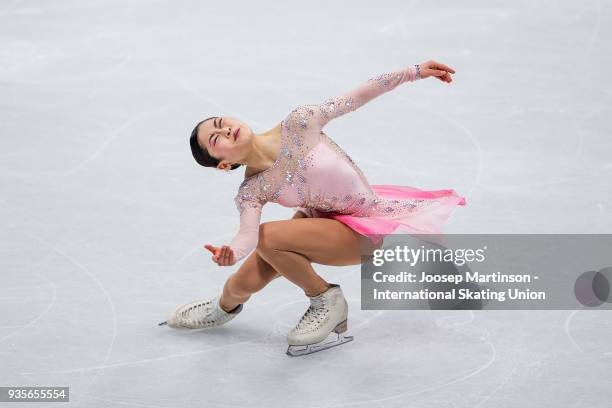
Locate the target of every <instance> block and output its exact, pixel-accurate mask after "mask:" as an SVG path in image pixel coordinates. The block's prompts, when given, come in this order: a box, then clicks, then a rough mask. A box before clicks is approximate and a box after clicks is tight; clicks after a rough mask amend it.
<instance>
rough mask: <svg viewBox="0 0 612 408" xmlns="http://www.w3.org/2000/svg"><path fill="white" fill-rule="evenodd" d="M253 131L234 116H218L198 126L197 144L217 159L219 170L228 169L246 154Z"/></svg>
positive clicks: (240, 160) (239, 161)
mask: <svg viewBox="0 0 612 408" xmlns="http://www.w3.org/2000/svg"><path fill="white" fill-rule="evenodd" d="M252 137H253V131H252V130H251V128H250V127H249V126H248V125H247V124H246V123H243V122H241V121H239V120H238V119H236V118H231V117H229V116H218V117H215V118H213V119H210V120H207V121H205V122H204V123H201V124H200V126H198V136H197V139H198V144H199V145H200V147H202V148H204V149H206V150H208V153H209V154H210V155H211V156H212V157H214V158H215V159H217V160H219V161H220V163H219V165H218V166H217V168H218V169H220V170H229V169H230V168H231V166H232V164H238V163H241V162H242V161H243V160H244V158H245V157H246V156H247V154H248V152H249V149H250V146H251V145H250V143H251V138H252Z"/></svg>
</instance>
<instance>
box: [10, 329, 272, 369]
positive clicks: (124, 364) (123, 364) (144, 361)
mask: <svg viewBox="0 0 612 408" xmlns="http://www.w3.org/2000/svg"><path fill="white" fill-rule="evenodd" d="M262 338H263V337H262ZM252 342H253V340H252V339H251V340H244V341H239V342H237V343H230V344H224V345H223V346H217V347H211V348H208V349H206V350H197V351H190V352H187V353H180V354H170V355H167V356H162V357H154V358H145V359H142V360H135V361H124V362H121V363H114V364H102V365H97V366H91V367H79V368H71V369H67V370H55V371H40V372H36V373H33V372H23V373H21V374H22V375H29V374H68V373H83V372H87V371H94V370H103V369H107V368H117V367H128V366H134V365H140V364H147V363H156V362H160V361H166V360H171V359H173V358H180V357H190V356H194V355H198V354H205V353H208V352H211V351H216V350H220V349H223V348H229V347H234V346H237V345H241V344H250V343H252Z"/></svg>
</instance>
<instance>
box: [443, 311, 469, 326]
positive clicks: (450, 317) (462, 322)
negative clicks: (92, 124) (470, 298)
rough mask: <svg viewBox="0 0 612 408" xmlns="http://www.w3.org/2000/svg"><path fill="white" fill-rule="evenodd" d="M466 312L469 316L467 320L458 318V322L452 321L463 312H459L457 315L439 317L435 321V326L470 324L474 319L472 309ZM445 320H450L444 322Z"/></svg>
mask: <svg viewBox="0 0 612 408" xmlns="http://www.w3.org/2000/svg"><path fill="white" fill-rule="evenodd" d="M467 312H468V315H469V316H470V317H469V318H468V319H467V320H459V321H458V322H452V320H457V318H458V317H461V316H462V315H463V313H460V314H459V315H452V316H445V317H439V318H437V319H436V321H435V323H436V326H438V327H441V328H446V329H448V328H453V327H456V326H465V325H466V324H470V323H472V322H473V321H474V319H475V315H474V311H473V310H467ZM447 320H450V321H451V322H450V323H449V324H446V323H445V322H446V321H447Z"/></svg>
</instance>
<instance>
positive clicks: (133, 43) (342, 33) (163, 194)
mask: <svg viewBox="0 0 612 408" xmlns="http://www.w3.org/2000/svg"><path fill="white" fill-rule="evenodd" d="M610 6H611V5H610V3H609V2H603V1H594V2H571V1H555V2H531V1H518V2H508V1H486V2H485V1H478V2H476V1H474V2H470V3H469V4H465V3H464V2H462V3H459V2H442V3H441V2H424V1H420V2H419V1H412V2H404V1H399V0H398V1H376V2H371V1H361V2H355V1H341V2H331V3H330V2H325V1H314V2H302V3H295V4H292V5H287V4H285V3H281V2H275V3H272V2H271V3H268V4H264V3H261V2H248V1H235V2H221V1H211V2H198V1H185V2H173V1H161V0H160V1H97V2H96V1H87V2H85V1H83V2H81V1H76V0H73V1H53V2H45V1H40V0H39V1H19V0H14V1H9V0H7V1H4V2H2V3H1V4H0V104H1V109H0V112H1V113H0V115H1V120H0V143H1V144H0V221H1V223H2V228H1V229H0V244H1V247H0V268H1V272H0V273H1V275H0V277H1V278H2V282H1V284H0V312H1V314H0V316H1V318H0V385H4V386H7V385H69V386H70V387H71V402H70V406H79V407H81V406H82V407H141V406H142V407H184V406H193V407H246V406H248V407H368V408H370V407H395V406H397V407H400V406H401V407H406V406H410V407H470V408H475V407H515V406H529V407H557V406H559V407H560V406H563V407H570V406H572V407H587V406H588V407H590V408H596V407H609V406H610V405H609V404H610V400H611V397H612V374H611V371H610V367H611V364H612V324H611V323H610V321H611V320H610V313H609V312H594V311H588V312H585V311H528V312H527V311H497V312H493V311H474V312H472V311H435V312H433V311H427V312H424V311H420V312H415V311H386V312H385V311H361V310H360V301H359V291H360V280H359V267H358V266H354V267H341V268H339V267H331V266H322V265H316V266H315V267H316V270H317V271H318V272H319V273H321V274H322V275H323V276H324V277H325V278H326V279H328V280H329V281H332V282H336V283H340V284H341V285H342V287H343V290H344V292H345V294H346V296H347V297H348V301H349V307H350V314H349V332H348V334H351V335H354V336H355V341H353V342H351V343H349V344H347V345H344V346H342V347H337V348H335V349H331V350H326V351H324V352H321V353H315V354H313V355H311V356H307V357H300V358H293V359H292V358H289V357H287V356H286V355H285V350H286V347H287V344H286V340H285V335H286V333H287V331H288V330H289V329H290V328H291V327H292V326H293V325H294V324H295V323H296V322H297V320H298V319H299V317H300V316H301V315H302V313H303V312H304V310H305V308H306V307H307V304H308V302H307V299H306V298H305V297H304V296H303V293H302V292H301V291H300V290H299V288H297V287H295V286H293V285H292V284H290V283H289V282H288V281H286V280H284V279H277V280H275V281H273V282H272V283H271V284H270V285H269V286H268V287H267V288H265V289H264V290H263V291H261V292H260V293H258V294H256V295H255V296H253V298H252V299H251V301H249V302H248V303H247V304H246V305H245V308H244V311H243V313H242V314H241V315H240V316H239V317H238V318H237V319H235V320H233V321H232V322H230V323H229V324H228V325H227V326H225V327H220V328H217V329H214V330H210V331H208V332H198V333H187V334H185V333H183V332H176V331H173V330H171V329H168V328H167V327H158V326H157V322H159V321H161V320H163V319H164V318H165V316H166V315H167V313H168V312H170V311H171V310H173V309H174V308H175V307H176V306H177V305H179V304H182V303H186V302H189V301H192V300H194V299H198V298H206V297H212V296H214V295H215V294H217V293H218V292H219V290H220V288H221V287H222V285H223V282H224V281H225V279H226V278H227V276H228V275H229V274H231V273H232V272H233V271H235V270H236V269H237V268H238V266H239V265H234V266H232V267H218V266H217V265H216V264H214V263H213V262H212V261H211V260H210V256H209V252H208V251H205V250H204V249H203V248H202V246H203V245H204V244H205V243H210V244H213V245H221V244H224V243H227V242H228V241H229V239H230V238H231V237H232V236H233V234H234V233H235V232H236V229H237V227H238V218H237V210H236V208H235V206H234V203H233V201H232V199H233V196H234V194H235V192H236V189H237V187H238V185H239V183H240V181H241V179H242V177H243V170H242V169H240V170H237V171H235V172H231V173H229V174H226V173H222V172H215V171H213V170H211V169H204V168H201V167H199V166H198V165H197V164H196V163H195V162H194V160H193V159H192V157H191V152H190V150H189V145H188V136H189V133H190V132H191V129H192V128H193V126H194V124H195V123H196V122H197V121H198V120H201V119H203V118H205V117H208V116H212V115H216V114H223V115H228V116H234V117H237V118H240V119H242V120H244V121H245V122H247V123H249V124H250V125H251V126H252V127H253V129H254V130H255V131H256V132H263V131H266V130H268V129H270V128H272V127H273V126H274V125H275V124H277V123H278V122H279V121H280V120H282V119H283V118H284V117H285V116H286V115H287V114H288V113H289V112H290V111H291V110H292V109H293V108H294V107H296V106H298V105H300V104H305V103H318V102H320V101H322V100H324V99H326V98H328V97H331V96H336V95H338V94H340V93H343V92H344V91H347V90H349V89H351V88H353V87H354V86H356V85H358V84H360V83H361V82H363V81H365V80H367V79H368V78H370V77H372V76H374V75H377V74H380V73H383V72H387V71H389V70H393V69H396V68H400V67H404V66H406V65H408V64H416V63H421V62H424V61H427V60H429V59H434V60H437V61H440V62H443V63H446V64H448V65H450V66H451V67H453V68H454V69H456V71H457V73H456V75H454V81H453V82H452V83H451V84H450V85H449V84H446V83H442V82H440V81H437V80H435V79H433V78H430V79H427V80H424V81H420V82H415V83H408V84H405V85H402V86H401V87H400V88H398V89H396V90H395V91H393V92H391V93H389V94H386V95H383V96H381V97H380V98H378V99H376V100H374V101H372V102H370V103H369V104H368V105H366V106H364V107H362V108H361V109H360V110H358V111H356V112H353V113H351V114H349V115H346V116H344V117H342V118H339V119H337V120H335V121H334V122H332V123H330V124H329V125H328V126H327V128H326V133H327V134H328V135H329V136H330V137H331V138H332V139H334V140H335V141H336V142H337V143H338V144H339V145H340V146H342V147H343V148H344V149H345V150H346V151H347V152H348V153H349V154H350V155H351V157H352V158H353V159H354V160H355V162H356V163H357V164H358V165H359V166H360V167H361V168H362V170H363V171H364V173H365V174H366V176H367V177H368V179H369V180H370V181H371V183H372V184H400V185H410V186H415V187H419V188H424V189H443V188H454V189H456V190H457V191H458V192H459V193H460V194H462V195H464V196H466V198H467V203H468V205H467V206H466V207H461V208H458V209H457V210H456V211H455V213H454V214H453V216H452V218H451V219H450V221H449V223H448V224H447V229H446V232H448V233H610V232H612V217H611V214H612V187H611V185H612V183H610V180H611V178H612V139H610V134H611V130H612V126H611V124H610V119H609V118H610V116H609V115H610V114H611V112H610V111H611V108H612V100H611V96H612V92H611V90H612V88H611V87H610V86H609V83H610V78H609V67H610V66H611V62H612V50H611V46H610V44H611V39H612V38H611V37H612V35H611V34H612V33H611V30H612V28H611V27H612V7H610ZM291 215H292V211H291V210H290V209H287V208H283V207H280V206H278V205H275V204H270V205H268V206H266V207H265V209H264V215H263V221H271V220H275V219H284V218H289V217H291ZM27 405H29V404H23V405H22V406H27ZM31 406H34V405H31Z"/></svg>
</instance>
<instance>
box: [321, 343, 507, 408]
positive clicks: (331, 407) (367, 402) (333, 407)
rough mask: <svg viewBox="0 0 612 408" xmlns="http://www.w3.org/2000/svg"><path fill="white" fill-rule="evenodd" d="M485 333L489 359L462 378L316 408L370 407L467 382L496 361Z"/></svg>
mask: <svg viewBox="0 0 612 408" xmlns="http://www.w3.org/2000/svg"><path fill="white" fill-rule="evenodd" d="M485 332H486V334H485V335H483V336H481V340H483V341H484V344H486V345H487V346H489V349H490V351H491V357H490V359H489V361H487V362H486V363H484V364H483V365H481V366H480V367H478V368H476V369H474V370H473V371H471V372H469V373H467V374H466V375H464V376H461V377H458V378H455V379H453V380H450V381H447V382H445V383H442V384H439V385H434V386H431V387H425V388H422V389H420V390H416V391H407V392H403V393H400V394H396V395H392V396H390V397H383V398H377V399H372V400H365V401H360V402H352V403H346V404H331V405H320V406H317V407H316V408H338V407H353V406H358V405H370V404H373V403H378V402H386V401H390V400H395V399H398V398H404V397H410V396H414V395H418V394H423V393H425V392H430V391H436V390H439V389H441V388H444V387H448V386H449V385H453V384H456V383H459V382H462V381H465V380H468V379H470V378H472V377H474V376H476V375H478V374H479V373H481V372H483V371H485V370H486V369H488V368H489V367H491V365H493V363H494V362H495V360H496V359H497V349H496V348H495V346H494V345H493V343H491V342H490V341H488V340H486V339H487V338H488V334H489V332H488V331H485Z"/></svg>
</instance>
